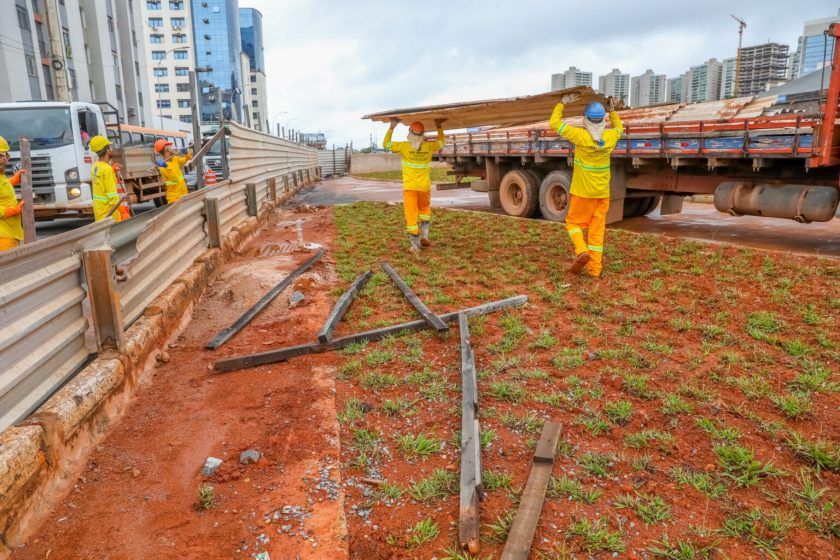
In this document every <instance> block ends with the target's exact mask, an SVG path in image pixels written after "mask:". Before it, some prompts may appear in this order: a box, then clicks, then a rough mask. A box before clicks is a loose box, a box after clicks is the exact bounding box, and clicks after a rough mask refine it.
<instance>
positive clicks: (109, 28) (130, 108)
mask: <svg viewBox="0 0 840 560" xmlns="http://www.w3.org/2000/svg"><path fill="white" fill-rule="evenodd" d="M133 4H134V3H133V2H116V1H114V0H62V1H60V2H59V1H58V0H32V1H31V2H27V1H26V0H14V9H15V12H14V13H15V17H7V18H0V101H4V102H8V101H30V100H52V101H86V102H96V101H104V102H108V103H110V104H111V105H113V106H114V107H115V108H117V109H118V110H119V113H120V118H121V119H122V120H123V122H126V123H130V124H139V125H143V124H148V122H149V120H150V118H151V110H150V109H151V108H150V105H149V100H148V99H147V98H146V97H147V94H146V92H147V85H146V81H145V77H144V76H143V74H142V72H141V71H140V70H141V63H142V58H141V57H142V53H141V52H140V50H139V47H138V45H137V44H136V36H137V29H138V28H139V25H140V14H139V12H138V10H137V9H136V6H135V5H133ZM30 8H31V9H30ZM117 21H119V22H120V25H116V23H115V22H117Z"/></svg>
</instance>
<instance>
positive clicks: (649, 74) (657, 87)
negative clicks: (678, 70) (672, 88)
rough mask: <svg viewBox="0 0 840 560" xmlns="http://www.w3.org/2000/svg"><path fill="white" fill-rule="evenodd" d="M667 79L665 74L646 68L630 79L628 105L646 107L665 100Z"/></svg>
mask: <svg viewBox="0 0 840 560" xmlns="http://www.w3.org/2000/svg"><path fill="white" fill-rule="evenodd" d="M667 82H668V79H667V78H666V76H665V74H654V73H653V70H650V69H648V70H646V71H645V73H644V74H642V75H641V76H633V78H631V79H630V106H631V107H647V106H649V105H656V104H657V103H664V102H665V94H666V87H667Z"/></svg>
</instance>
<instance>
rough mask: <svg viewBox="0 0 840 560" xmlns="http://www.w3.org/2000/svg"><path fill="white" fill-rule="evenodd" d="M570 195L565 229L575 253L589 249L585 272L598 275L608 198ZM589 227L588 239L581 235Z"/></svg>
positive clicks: (602, 250) (602, 253) (602, 251)
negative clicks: (570, 199)
mask: <svg viewBox="0 0 840 560" xmlns="http://www.w3.org/2000/svg"><path fill="white" fill-rule="evenodd" d="M571 196H572V201H571V203H570V204H569V214H568V215H567V216H566V231H568V232H569V237H570V238H571V239H572V244H573V245H574V246H575V255H579V254H581V253H583V252H584V251H589V255H590V259H589V264H588V265H586V272H588V273H589V274H590V275H592V276H600V275H601V268H602V264H601V263H602V260H603V256H604V230H605V229H606V227H607V210H609V208H610V199H609V198H583V197H580V196H575V195H571ZM585 228H589V232H588V238H589V239H588V240H587V239H586V238H584V236H583V230H584V229H585Z"/></svg>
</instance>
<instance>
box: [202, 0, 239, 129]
mask: <svg viewBox="0 0 840 560" xmlns="http://www.w3.org/2000/svg"><path fill="white" fill-rule="evenodd" d="M192 18H193V36H194V40H195V51H196V56H195V59H196V65H197V66H199V67H202V68H212V70H209V71H207V72H200V73H199V74H198V93H199V103H198V109H199V113H200V117H201V121H202V122H217V121H218V118H219V117H218V113H219V108H218V102H217V99H216V96H217V95H221V100H222V107H223V111H224V114H225V118H226V119H230V120H234V121H236V122H240V123H241V122H244V121H245V119H244V116H243V114H244V112H243V106H242V101H243V87H244V82H243V79H242V77H243V73H242V59H241V52H242V39H241V37H240V30H239V2H238V1H237V0H202V1H199V0H194V1H193V3H192Z"/></svg>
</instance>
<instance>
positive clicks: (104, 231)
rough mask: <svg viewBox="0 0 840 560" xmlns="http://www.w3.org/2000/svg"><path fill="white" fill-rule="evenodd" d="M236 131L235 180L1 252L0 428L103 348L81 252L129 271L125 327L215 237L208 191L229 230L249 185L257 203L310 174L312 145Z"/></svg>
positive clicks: (123, 295)
mask: <svg viewBox="0 0 840 560" xmlns="http://www.w3.org/2000/svg"><path fill="white" fill-rule="evenodd" d="M230 129H231V132H232V134H231V136H230V141H231V156H230V161H231V173H230V175H231V180H229V181H223V182H221V183H219V184H217V185H213V186H210V187H207V188H204V189H202V190H200V191H197V192H194V193H191V194H189V195H187V196H186V197H184V198H182V199H181V200H179V201H178V202H177V203H175V204H171V205H167V206H164V207H162V208H159V209H156V210H153V211H151V212H148V213H145V214H141V215H140V216H136V217H134V218H132V219H131V220H127V221H125V222H121V223H118V224H114V223H113V222H111V220H107V221H103V222H97V223H95V224H91V225H88V226H85V227H82V228H78V229H75V230H72V231H69V232H67V233H63V234H60V235H56V236H54V237H50V238H48V239H44V240H41V241H37V242H35V243H32V244H31V245H25V246H23V247H20V248H18V249H13V250H11V251H6V252H3V253H0V430H3V429H5V428H6V427H8V426H9V425H11V424H13V423H14V422H17V421H19V420H20V419H21V418H24V417H25V416H26V415H28V414H29V413H30V412H32V411H33V410H35V409H36V408H37V407H38V405H40V404H41V403H42V402H44V401H45V400H46V399H48V398H49V397H50V395H52V393H53V392H54V391H56V390H57V389H58V388H59V387H61V385H63V384H64V383H65V382H66V381H67V380H69V379H70V378H72V377H73V375H75V374H76V373H77V372H78V371H79V370H80V369H81V368H82V367H83V366H84V364H85V363H86V362H87V361H88V360H89V358H90V356H91V354H92V353H94V352H95V351H96V350H97V348H95V346H96V344H97V342H96V341H99V340H100V338H101V337H100V334H101V329H102V328H104V327H105V326H104V325H97V319H96V314H94V318H93V323H94V324H93V327H94V328H93V329H92V331H93V332H94V333H95V336H90V334H91V329H90V328H89V327H90V322H89V321H88V319H87V318H86V308H87V307H88V304H89V299H90V297H89V294H90V293H92V291H94V290H93V288H96V287H97V286H98V282H100V281H101V280H97V277H96V276H93V277H92V282H94V285H93V286H90V287H89V286H87V285H86V283H85V278H84V267H85V264H84V263H85V259H84V258H83V256H84V252H85V251H94V250H96V251H100V252H101V251H102V250H105V251H107V252H110V254H111V255H112V258H113V261H114V263H116V264H118V265H119V268H120V269H121V270H126V271H127V278H126V280H125V281H120V282H117V283H116V291H117V293H118V294H119V296H120V304H121V307H122V317H123V321H124V324H125V326H127V325H130V324H131V323H132V322H134V321H135V320H136V319H137V318H139V317H140V316H141V315H142V314H143V311H144V310H145V308H146V307H147V306H148V305H149V303H150V302H151V301H152V300H153V299H154V298H155V297H157V296H158V295H159V294H160V293H161V292H163V290H164V289H166V288H167V287H168V286H169V285H170V284H171V283H172V281H173V280H175V279H176V278H177V277H178V275H180V274H181V273H183V272H184V271H185V270H186V269H187V268H189V267H190V266H191V265H192V263H193V261H194V260H195V259H196V257H198V256H200V255H201V253H202V252H203V251H205V250H206V249H207V247H208V246H209V245H210V243H211V241H210V232H209V231H208V223H209V222H208V219H207V217H206V216H205V208H206V203H205V200H206V199H216V200H217V204H218V205H217V211H218V215H216V216H214V218H215V220H214V221H216V222H217V223H218V225H219V233H220V234H221V235H226V234H227V233H229V232H230V231H231V230H232V229H233V228H234V227H236V226H237V225H239V224H241V223H242V222H244V221H245V220H246V219H248V218H249V212H248V202H247V191H248V190H249V189H248V187H247V184H248V183H253V184H254V185H255V187H256V188H255V190H256V193H257V197H256V198H257V208H259V206H260V204H261V203H262V202H265V201H267V200H268V199H269V198H270V192H271V189H270V184H271V183H272V181H276V193H277V194H278V195H280V194H281V193H282V192H283V187H284V185H285V184H286V181H287V180H288V184H290V185H292V184H297V183H298V182H299V181H300V180H301V179H303V178H304V174H305V173H308V174H310V178H311V176H314V171H315V168H316V167H317V154H316V152H317V150H315V149H314V148H309V147H306V146H302V145H300V144H295V143H293V142H288V141H286V140H283V139H280V138H277V137H274V136H270V135H267V134H262V133H259V132H256V131H253V130H250V129H247V128H244V127H242V126H239V125H237V124H231V125H230ZM100 278H101V275H100ZM105 291H106V292H107V290H105ZM109 326H111V327H113V325H109ZM86 340H87V341H88V343H87V344H86Z"/></svg>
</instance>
